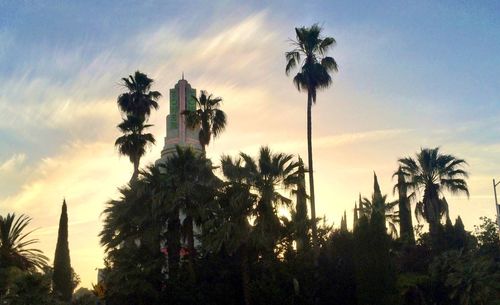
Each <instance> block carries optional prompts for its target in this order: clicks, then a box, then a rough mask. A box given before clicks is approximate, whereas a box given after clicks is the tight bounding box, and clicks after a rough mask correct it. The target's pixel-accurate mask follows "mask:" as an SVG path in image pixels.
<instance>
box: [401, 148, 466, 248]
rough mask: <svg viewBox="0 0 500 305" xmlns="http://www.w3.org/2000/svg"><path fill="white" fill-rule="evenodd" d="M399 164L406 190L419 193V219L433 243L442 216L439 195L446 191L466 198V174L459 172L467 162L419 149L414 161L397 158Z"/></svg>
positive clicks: (431, 150)
mask: <svg viewBox="0 0 500 305" xmlns="http://www.w3.org/2000/svg"><path fill="white" fill-rule="evenodd" d="M399 163H400V165H401V170H402V171H403V172H404V173H405V175H406V176H407V177H408V187H409V188H410V189H412V190H414V191H423V198H422V201H421V204H420V206H421V211H422V216H423V217H424V219H425V220H426V221H427V222H428V223H429V232H430V234H431V237H432V238H433V240H434V241H436V240H437V239H436V237H437V235H438V233H439V226H440V224H441V217H442V216H443V215H444V213H443V210H444V207H443V203H444V202H443V200H441V199H440V197H439V196H440V194H442V193H443V192H445V191H449V192H451V193H452V194H458V193H465V194H466V195H467V196H469V189H468V188H467V182H466V181H465V178H467V177H468V173H467V172H466V171H465V170H464V169H463V166H464V165H466V164H467V163H466V162H465V160H462V159H458V158H456V157H455V156H452V155H447V154H441V153H439V148H433V149H429V148H423V149H421V150H420V152H419V153H417V155H416V159H413V158H411V157H406V158H401V159H399ZM446 210H447V207H446Z"/></svg>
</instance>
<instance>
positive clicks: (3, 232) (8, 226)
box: [0, 214, 47, 270]
mask: <svg viewBox="0 0 500 305" xmlns="http://www.w3.org/2000/svg"><path fill="white" fill-rule="evenodd" d="M30 221H31V218H30V217H28V216H26V215H21V216H19V217H16V214H7V216H5V217H2V216H0V267H17V268H19V269H21V270H33V269H35V268H40V269H42V268H43V267H45V266H47V257H46V256H45V255H43V252H42V251H41V250H39V249H33V248H27V247H29V246H31V245H33V244H36V243H38V239H28V237H29V235H30V234H31V233H33V231H29V232H23V231H25V229H26V228H27V227H28V225H29V223H30Z"/></svg>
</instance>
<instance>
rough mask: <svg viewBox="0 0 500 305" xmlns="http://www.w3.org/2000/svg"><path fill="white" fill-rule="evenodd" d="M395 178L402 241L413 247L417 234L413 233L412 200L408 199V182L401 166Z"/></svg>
mask: <svg viewBox="0 0 500 305" xmlns="http://www.w3.org/2000/svg"><path fill="white" fill-rule="evenodd" d="M394 176H397V177H398V183H397V184H396V185H395V186H394V190H396V189H397V191H398V195H399V198H398V199H399V200H398V206H399V230H400V232H401V240H403V242H406V243H408V244H411V245H413V244H415V234H414V233H413V224H412V219H411V210H410V200H409V199H408V187H407V182H406V180H405V176H404V172H403V170H402V169H401V166H400V167H399V169H398V171H397V172H395V173H394V175H393V177H394Z"/></svg>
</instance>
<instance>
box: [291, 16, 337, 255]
mask: <svg viewBox="0 0 500 305" xmlns="http://www.w3.org/2000/svg"><path fill="white" fill-rule="evenodd" d="M321 30H322V29H321V27H320V26H319V25H317V24H314V25H312V26H311V27H309V28H307V27H300V28H295V34H296V40H293V41H292V42H293V46H294V49H293V50H292V51H290V52H287V53H286V54H285V56H286V61H287V64H286V68H285V72H286V74H287V75H289V74H290V72H291V71H292V70H293V69H294V68H295V67H297V66H298V65H300V71H299V72H298V73H297V74H296V75H295V77H294V78H293V82H294V84H295V85H296V86H297V89H298V90H299V91H301V90H306V91H307V153H308V165H309V188H310V191H309V196H310V202H311V216H312V220H313V222H312V236H313V245H314V246H315V247H316V248H317V228H316V221H315V220H316V208H315V201H314V200H315V197H314V170H313V157H312V117H311V107H312V105H313V103H316V95H317V94H316V93H317V91H318V90H319V89H324V88H327V87H329V86H330V84H331V83H332V78H331V76H330V73H331V72H336V71H337V70H338V69H337V62H336V61H335V59H334V58H333V57H330V56H326V54H327V52H328V50H329V49H330V48H331V47H333V46H334V45H335V39H333V38H332V37H322V36H321Z"/></svg>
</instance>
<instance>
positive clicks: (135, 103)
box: [117, 71, 161, 121]
mask: <svg viewBox="0 0 500 305" xmlns="http://www.w3.org/2000/svg"><path fill="white" fill-rule="evenodd" d="M122 82H123V83H122V85H123V86H124V87H125V88H127V90H128V92H125V93H123V94H121V95H120V96H119V97H118V100H117V103H118V107H119V108H120V110H121V111H122V112H123V113H125V114H126V115H134V116H137V117H138V118H142V119H143V120H144V121H147V119H148V118H149V116H150V115H151V109H155V110H156V109H158V107H159V106H158V102H157V101H158V99H159V98H160V97H161V93H160V92H158V91H151V85H152V84H153V82H154V81H153V80H152V79H151V78H149V77H148V76H147V75H146V74H144V73H141V72H139V71H136V72H135V74H134V75H129V77H128V78H125V77H124V78H122Z"/></svg>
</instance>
